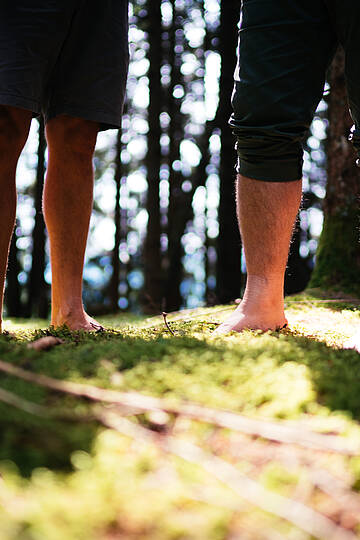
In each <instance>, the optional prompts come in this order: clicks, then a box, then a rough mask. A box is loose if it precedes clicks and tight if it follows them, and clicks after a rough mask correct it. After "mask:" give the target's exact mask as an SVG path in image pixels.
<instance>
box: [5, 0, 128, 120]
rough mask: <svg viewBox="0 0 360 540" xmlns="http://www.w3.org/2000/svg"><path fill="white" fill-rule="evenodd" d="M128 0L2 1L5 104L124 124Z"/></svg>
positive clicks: (48, 118) (35, 112)
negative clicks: (122, 116)
mask: <svg viewBox="0 0 360 540" xmlns="http://www.w3.org/2000/svg"><path fill="white" fill-rule="evenodd" d="M128 54H129V53H128V0H1V2H0V104H2V105H11V106H14V107H19V108H23V109H26V110H30V111H32V112H33V113H34V115H39V114H40V113H41V112H43V114H44V116H45V119H46V120H50V119H51V118H53V117H54V116H56V115H59V114H66V115H70V116H74V117H79V118H84V119H86V120H92V121H95V122H98V123H99V124H100V129H108V128H112V127H119V126H120V124H121V113H122V108H123V101H124V94H125V86H126V77H127V70H128Z"/></svg>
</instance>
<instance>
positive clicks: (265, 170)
mask: <svg viewBox="0 0 360 540" xmlns="http://www.w3.org/2000/svg"><path fill="white" fill-rule="evenodd" d="M302 163H303V160H302V159H301V160H300V161H299V160H296V161H294V160H267V161H263V162H262V163H254V162H250V161H247V160H246V159H244V158H242V157H240V156H239V157H238V162H237V167H236V172H237V173H238V174H241V175H242V176H246V177H247V178H253V179H254V180H261V181H263V182H293V181H295V180H300V179H301V177H302Z"/></svg>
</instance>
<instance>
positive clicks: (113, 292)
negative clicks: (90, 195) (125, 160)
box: [109, 129, 122, 313]
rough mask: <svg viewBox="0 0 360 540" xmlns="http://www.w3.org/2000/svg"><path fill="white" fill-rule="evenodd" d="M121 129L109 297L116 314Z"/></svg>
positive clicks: (118, 146)
mask: <svg viewBox="0 0 360 540" xmlns="http://www.w3.org/2000/svg"><path fill="white" fill-rule="evenodd" d="M121 133H122V131H121V129H119V131H118V135H117V140H116V157H115V178H114V180H115V185H116V199H115V212H114V224H115V237H114V249H113V252H112V257H111V259H112V262H111V264H112V275H111V280H110V284H109V295H110V305H111V311H112V312H113V313H116V312H117V311H118V310H119V304H118V302H119V285H120V259H119V254H120V241H121V207H120V187H121V175H122V167H121Z"/></svg>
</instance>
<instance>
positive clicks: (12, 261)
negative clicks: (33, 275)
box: [5, 219, 24, 317]
mask: <svg viewBox="0 0 360 540" xmlns="http://www.w3.org/2000/svg"><path fill="white" fill-rule="evenodd" d="M18 228H19V220H18V219H16V223H15V228H14V232H13V235H12V238H11V244H10V252H9V261H8V271H7V276H6V289H5V306H6V315H7V316H8V317H23V316H24V306H23V304H22V302H21V286H20V283H19V279H18V276H19V274H20V272H21V269H22V268H21V264H20V261H19V256H18V252H19V250H18V248H17V245H16V242H17V239H18V235H17V230H18Z"/></svg>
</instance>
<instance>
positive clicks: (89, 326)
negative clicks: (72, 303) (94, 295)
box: [51, 309, 104, 332]
mask: <svg viewBox="0 0 360 540" xmlns="http://www.w3.org/2000/svg"><path fill="white" fill-rule="evenodd" d="M51 325H52V326H54V327H55V328H58V327H60V326H67V327H68V328H69V329H70V330H84V331H85V332H102V331H103V330H104V327H103V326H102V325H101V324H100V323H98V322H97V321H96V320H95V319H93V318H92V317H90V315H88V314H87V313H86V312H85V311H84V310H83V309H82V310H81V311H80V312H77V313H76V312H68V313H67V314H66V316H61V315H58V316H56V317H55V316H53V317H52V321H51Z"/></svg>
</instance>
